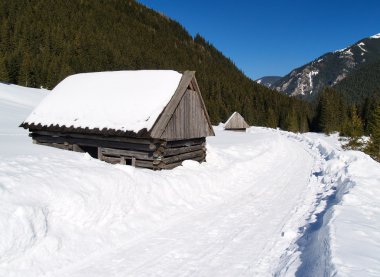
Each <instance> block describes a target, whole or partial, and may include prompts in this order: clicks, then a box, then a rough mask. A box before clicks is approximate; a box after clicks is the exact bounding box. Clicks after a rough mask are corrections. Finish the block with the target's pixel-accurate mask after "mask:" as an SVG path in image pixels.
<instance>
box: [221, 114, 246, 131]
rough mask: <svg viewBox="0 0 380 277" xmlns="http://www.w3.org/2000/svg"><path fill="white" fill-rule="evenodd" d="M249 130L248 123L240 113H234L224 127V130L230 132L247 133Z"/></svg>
mask: <svg viewBox="0 0 380 277" xmlns="http://www.w3.org/2000/svg"><path fill="white" fill-rule="evenodd" d="M247 128H249V125H248V123H247V122H245V120H244V118H243V117H242V116H241V115H240V114H239V113H238V112H234V113H233V114H232V115H231V116H230V118H229V119H228V120H227V121H226V123H225V125H224V129H225V130H229V131H242V132H245V130H246V129H247Z"/></svg>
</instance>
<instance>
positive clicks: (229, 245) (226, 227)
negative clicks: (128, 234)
mask: <svg viewBox="0 0 380 277" xmlns="http://www.w3.org/2000/svg"><path fill="white" fill-rule="evenodd" d="M219 136H221V134H220V133H219ZM247 136H248V137H249V136H252V137H251V139H247V138H246V137H247ZM221 137H222V136H221ZM222 138H223V139H222V142H221V141H220V139H219V138H218V137H216V138H215V139H211V140H210V141H211V142H210V144H211V145H212V147H221V148H222V147H223V146H224V147H226V144H225V143H223V142H224V141H226V140H227V141H236V140H237V138H240V140H242V141H244V142H243V143H240V144H239V145H238V147H239V148H240V149H234V150H236V152H238V153H243V152H244V149H247V148H248V149H249V148H252V142H254V144H255V145H256V148H261V147H262V145H266V144H267V145H269V146H276V151H268V149H267V148H266V147H265V148H264V149H265V151H263V152H261V151H260V152H258V153H257V154H256V155H255V156H252V157H251V160H249V161H247V162H246V163H247V164H248V163H249V166H247V165H246V166H241V165H239V167H240V170H239V168H236V167H235V168H234V170H235V171H238V172H235V173H234V176H240V178H236V177H235V178H234V180H231V181H232V182H233V181H235V182H241V183H245V184H249V185H248V186H246V187H245V189H244V190H242V191H240V192H239V193H237V194H236V195H235V196H234V197H231V198H230V199H225V201H223V202H222V203H216V204H212V205H208V206H206V207H203V208H201V209H199V210H196V211H195V212H194V211H190V212H188V213H185V214H184V215H183V216H182V217H181V218H180V219H179V220H177V221H174V222H171V223H169V224H168V225H166V226H165V228H163V230H158V231H154V232H153V233H149V234H147V235H145V236H143V237H140V238H139V240H137V241H134V240H132V241H131V242H128V243H126V244H124V245H122V246H120V247H118V248H116V249H114V250H112V251H109V252H106V253H104V254H99V253H98V254H97V255H96V256H97V257H96V258H91V257H90V258H89V259H87V261H85V262H84V263H80V264H79V265H76V266H74V267H72V268H71V269H69V270H67V269H65V270H63V271H62V272H56V273H55V274H58V275H60V274H62V275H65V276H85V275H90V276H105V275H110V276H111V275H112V276H153V275H155V276H157V275H161V276H178V275H181V276H189V275H193V276H194V275H195V276H212V275H214V276H215V274H216V275H218V276H245V275H247V276H252V274H255V275H261V276H262V275H265V274H268V273H270V272H271V271H272V270H273V268H271V266H273V260H272V259H273V258H275V257H277V258H278V257H280V255H281V254H282V253H283V252H284V247H285V248H286V247H287V246H288V243H289V241H288V239H287V237H292V236H293V235H294V234H292V232H295V231H296V229H293V230H289V229H288V228H289V227H287V226H288V225H292V223H293V222H294V221H297V220H298V222H302V218H303V217H304V213H305V206H304V204H305V203H304V201H305V199H309V200H311V198H310V196H309V194H310V191H311V190H310V188H309V187H308V183H309V177H310V174H311V169H312V166H313V162H314V161H313V158H312V157H311V156H310V155H309V154H307V152H305V149H304V148H303V147H302V145H301V144H299V143H296V142H293V141H290V140H289V139H287V138H286V137H283V136H280V135H275V136H273V134H272V135H271V140H272V141H271V142H268V137H267V134H265V135H264V134H261V135H257V134H256V135H251V134H224V135H223V137H222ZM232 138H233V139H232ZM258 138H260V139H258ZM227 148H228V147H227ZM231 160H232V159H231ZM274 168H275V169H276V170H275V171H273V170H272V169H274ZM308 196H309V197H308ZM274 203H275V204H274ZM307 204H309V206H310V203H307ZM292 227H294V226H292ZM287 232H290V235H288V234H287Z"/></svg>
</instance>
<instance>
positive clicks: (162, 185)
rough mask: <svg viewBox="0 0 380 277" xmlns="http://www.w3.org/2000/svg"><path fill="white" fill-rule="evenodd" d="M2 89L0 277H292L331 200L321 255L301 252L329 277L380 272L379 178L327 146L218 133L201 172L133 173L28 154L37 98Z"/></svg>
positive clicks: (334, 144) (295, 137) (271, 135)
mask: <svg viewBox="0 0 380 277" xmlns="http://www.w3.org/2000/svg"><path fill="white" fill-rule="evenodd" d="M9 88H10V87H6V85H1V84H0V113H1V117H0V120H1V121H0V123H1V125H0V139H1V141H0V142H1V144H0V158H1V161H0V276H178V275H180V276H189V275H190V276H272V275H277V276H285V275H286V276H292V275H294V274H296V272H297V270H298V269H299V268H300V266H302V264H303V262H304V261H305V258H304V257H303V255H302V253H301V252H300V250H301V248H300V247H299V244H297V242H298V241H299V239H300V238H301V237H302V235H303V234H304V233H305V230H306V229H307V227H308V226H309V225H310V223H313V222H315V220H316V219H317V218H318V217H317V214H318V213H320V212H323V211H324V210H325V208H326V197H328V196H329V195H332V194H334V193H335V192H336V193H337V195H338V198H339V199H341V202H339V203H338V204H337V205H335V206H332V207H330V209H329V210H328V214H331V218H329V220H328V221H327V222H326V224H325V225H324V226H322V227H321V228H320V229H319V230H318V236H321V237H323V239H325V242H326V247H325V249H327V251H322V252H321V251H319V250H318V249H316V248H315V250H316V251H311V252H310V253H311V254H310V255H312V258H315V259H317V260H319V259H321V258H327V259H328V261H329V262H328V264H327V265H326V266H328V267H329V271H330V272H331V275H333V274H336V275H338V276H371V275H373V276H376V275H379V274H380V268H379V258H378V257H379V256H380V255H379V253H380V252H379V251H380V235H379V231H378V230H379V228H378V227H379V226H378V225H379V223H378V222H380V207H379V203H380V199H379V198H380V193H379V192H378V190H379V184H380V176H379V172H380V170H379V169H380V167H379V164H378V163H376V162H374V161H372V160H371V159H370V158H369V157H368V156H366V155H364V154H362V153H359V152H354V151H350V152H343V151H342V150H341V149H340V146H339V142H338V140H337V137H336V136H330V137H325V136H323V135H319V134H305V135H300V134H292V133H288V132H282V131H278V130H273V129H267V128H254V127H253V128H250V129H249V130H248V131H247V133H234V132H228V131H223V128H222V126H219V127H216V128H215V129H216V136H215V137H212V138H208V139H207V149H208V153H207V163H202V164H198V163H197V162H193V161H187V162H185V163H184V165H183V166H182V167H179V168H176V169H174V170H170V171H150V170H145V169H135V168H132V167H129V166H122V165H110V164H106V163H104V162H100V161H98V160H95V159H92V158H91V157H90V156H89V155H86V154H81V153H74V152H69V151H63V150H58V149H53V148H49V147H43V146H38V145H33V144H32V143H31V139H30V138H28V137H27V132H25V130H22V129H20V128H17V126H18V125H19V124H20V123H21V122H22V121H23V120H24V118H25V116H26V115H27V114H28V113H29V112H30V111H31V110H32V109H33V106H35V105H36V104H37V103H38V102H39V101H40V100H41V99H42V98H43V97H44V95H45V94H46V92H41V91H38V90H35V91H34V90H33V91H30V93H31V94H30V95H29V94H28V95H25V94H24V92H26V91H27V90H29V89H24V88H20V87H16V86H12V89H13V88H15V91H13V92H10V90H9ZM10 93H12V95H11V96H12V99H13V100H12V101H10V100H9V98H10V97H9V94H10ZM32 95H33V96H32ZM29 97H30V98H29ZM26 103H27V104H26ZM334 188H336V189H334ZM347 192H348V193H347ZM345 193H346V194H345ZM310 245H312V244H310ZM311 247H313V246H311ZM311 250H314V248H313V249H311ZM308 255H309V254H308ZM311 274H312V272H311ZM314 276H316V275H314Z"/></svg>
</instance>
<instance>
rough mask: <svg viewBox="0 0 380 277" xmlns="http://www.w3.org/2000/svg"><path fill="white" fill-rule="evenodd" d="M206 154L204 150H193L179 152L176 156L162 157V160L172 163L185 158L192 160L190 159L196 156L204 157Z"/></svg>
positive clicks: (165, 162)
mask: <svg viewBox="0 0 380 277" xmlns="http://www.w3.org/2000/svg"><path fill="white" fill-rule="evenodd" d="M204 155H205V152H204V150H197V151H193V152H188V153H184V154H179V155H176V156H171V157H167V158H163V159H161V162H162V163H164V164H171V163H176V162H181V161H184V160H190V159H193V158H196V157H202V156H204Z"/></svg>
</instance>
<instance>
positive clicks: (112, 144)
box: [32, 134, 157, 151]
mask: <svg viewBox="0 0 380 277" xmlns="http://www.w3.org/2000/svg"><path fill="white" fill-rule="evenodd" d="M32 137H33V139H35V140H37V141H38V142H45V143H65V142H67V143H68V144H78V145H85V146H93V147H108V148H120V149H131V150H137V151H139V150H140V151H153V149H152V148H154V149H155V148H156V147H157V146H156V145H154V144H153V145H151V144H137V143H128V142H118V141H105V140H104V141H103V140H94V139H82V138H71V137H50V136H41V135H37V134H33V135H32Z"/></svg>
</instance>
